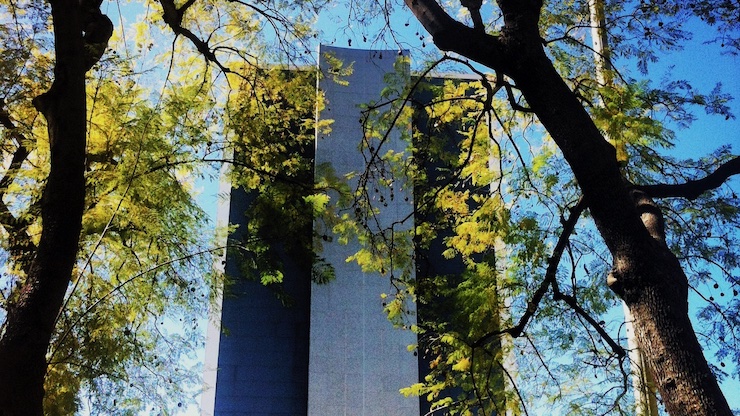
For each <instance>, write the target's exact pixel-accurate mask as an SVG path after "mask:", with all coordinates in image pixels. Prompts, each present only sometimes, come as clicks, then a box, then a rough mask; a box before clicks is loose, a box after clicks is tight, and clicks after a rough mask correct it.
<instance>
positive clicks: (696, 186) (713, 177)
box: [635, 157, 740, 201]
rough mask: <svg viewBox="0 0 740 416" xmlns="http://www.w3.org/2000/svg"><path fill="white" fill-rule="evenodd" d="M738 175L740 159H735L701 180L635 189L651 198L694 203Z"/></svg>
mask: <svg viewBox="0 0 740 416" xmlns="http://www.w3.org/2000/svg"><path fill="white" fill-rule="evenodd" d="M738 173H740V157H735V158H733V159H730V160H729V161H727V162H725V163H723V164H722V165H720V166H719V167H718V168H717V170H715V171H714V172H712V173H710V174H709V175H707V176H705V177H703V178H701V179H696V180H691V181H688V182H685V183H681V184H655V185H635V188H637V189H639V190H641V191H643V192H645V193H646V194H648V195H650V197H651V198H686V199H688V200H692V201H693V200H694V199H696V198H698V197H699V196H701V194H703V193H704V192H707V191H709V190H712V189H716V188H719V187H720V186H722V184H723V183H725V181H726V180H727V179H728V178H729V177H730V176H733V175H737V174H738Z"/></svg>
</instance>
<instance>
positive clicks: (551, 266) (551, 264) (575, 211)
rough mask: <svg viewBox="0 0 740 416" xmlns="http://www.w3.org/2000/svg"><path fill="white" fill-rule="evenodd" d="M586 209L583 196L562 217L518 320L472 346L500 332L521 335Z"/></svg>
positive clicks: (553, 281)
mask: <svg viewBox="0 0 740 416" xmlns="http://www.w3.org/2000/svg"><path fill="white" fill-rule="evenodd" d="M585 209H586V202H585V199H584V198H583V197H581V199H579V200H578V203H576V205H575V206H574V207H573V208H570V210H569V211H570V215H569V216H568V218H567V219H563V220H562V221H563V231H562V232H561V233H560V237H559V238H558V242H557V244H556V245H555V249H554V250H553V252H552V256H550V260H549V261H548V265H547V271H546V272H545V278H544V279H543V280H542V283H541V284H540V287H539V288H537V290H536V291H535V292H534V295H533V296H532V299H530V301H529V302H528V303H527V309H526V310H525V311H524V314H523V315H522V316H521V318H519V322H518V323H517V324H516V325H515V326H513V327H511V328H508V329H505V330H502V331H495V332H491V333H488V334H486V335H484V336H483V337H481V338H480V339H479V340H478V341H476V342H475V343H474V344H473V346H474V347H475V346H480V345H482V344H484V343H486V342H488V340H489V339H490V338H492V337H494V336H497V335H500V334H504V333H506V334H509V335H511V336H512V337H514V338H517V337H519V336H521V335H522V332H524V328H525V327H526V326H527V324H528V323H529V321H530V319H532V316H534V314H535V312H537V308H539V305H540V302H541V301H542V298H543V297H544V296H545V293H547V290H548V288H549V287H550V286H553V287H555V285H556V282H555V276H556V272H557V269H558V265H559V264H560V258H561V257H562V256H563V252H564V251H565V247H566V246H567V245H568V241H569V239H570V235H571V234H572V233H573V230H574V229H575V226H576V224H577V223H578V219H579V218H580V216H581V214H582V213H583V211H584V210H585Z"/></svg>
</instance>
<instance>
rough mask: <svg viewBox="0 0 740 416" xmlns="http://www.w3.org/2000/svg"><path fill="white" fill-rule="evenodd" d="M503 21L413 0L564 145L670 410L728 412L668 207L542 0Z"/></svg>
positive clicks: (506, 5)
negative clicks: (592, 107)
mask: <svg viewBox="0 0 740 416" xmlns="http://www.w3.org/2000/svg"><path fill="white" fill-rule="evenodd" d="M498 3H499V7H500V8H501V11H502V13H503V16H504V27H503V29H502V31H501V34H500V35H498V36H493V35H488V34H485V33H481V32H480V31H476V30H474V29H472V28H468V27H466V26H464V25H463V24H462V23H460V22H457V21H455V20H454V19H452V18H451V17H450V16H449V15H448V14H447V13H446V12H445V11H444V10H443V9H442V8H441V7H440V6H439V4H437V3H436V1H434V0H406V5H407V6H408V7H409V8H410V9H411V10H412V12H413V13H414V15H415V16H416V17H417V19H418V20H419V21H420V22H421V23H422V25H424V27H425V28H426V29H427V30H428V31H429V32H430V34H431V35H432V37H433V39H434V42H435V44H436V45H437V46H438V47H439V48H440V49H442V50H446V51H453V52H456V53H459V54H461V55H463V56H465V57H467V58H469V59H472V60H474V61H476V62H478V63H481V64H483V65H486V66H488V67H489V68H491V69H493V70H495V71H497V73H498V74H499V75H501V74H505V75H507V76H508V77H510V78H511V79H513V80H514V81H515V82H516V86H517V88H519V89H520V91H521V92H522V94H523V95H524V97H525V99H526V101H527V104H528V105H529V107H530V108H531V109H532V110H533V111H534V113H535V114H536V115H537V117H538V118H539V120H540V122H542V124H543V125H544V127H545V128H546V129H547V131H548V133H550V135H551V136H552V138H553V140H554V141H555V143H556V144H557V145H558V147H559V148H560V149H561V151H562V152H563V155H564V157H565V159H566V160H567V162H568V163H569V165H570V167H571V169H572V170H573V173H574V175H575V177H576V180H577V181H578V183H579V185H580V187H581V189H582V191H583V195H584V197H585V199H586V202H587V204H588V207H589V210H590V211H591V215H592V216H593V218H594V221H595V223H596V226H597V228H598V230H599V232H600V234H601V235H602V237H603V238H604V242H605V243H606V245H607V247H608V249H609V251H610V252H611V254H612V256H613V261H614V269H613V271H612V274H611V279H610V280H611V283H612V284H610V287H611V288H612V289H613V290H614V291H615V292H616V293H617V294H618V295H619V296H620V297H621V298H622V299H623V300H624V301H625V303H626V304H627V306H628V307H629V308H630V310H631V311H632V313H633V315H634V318H635V328H636V333H637V338H638V342H639V344H640V346H641V348H642V349H643V351H644V352H645V355H646V357H647V359H648V363H649V365H650V367H651V368H652V370H653V371H654V375H655V379H656V383H657V387H658V390H659V391H660V394H661V397H662V399H663V402H664V404H665V406H666V409H667V410H668V412H669V413H670V414H671V415H674V416H679V415H687V416H688V415H692V416H698V415H728V416H729V415H731V412H730V408H729V406H728V404H727V401H726V400H725V397H724V395H723V394H722V392H721V390H720V388H719V385H718V383H717V381H716V378H715V377H714V375H713V374H712V372H711V371H710V369H709V366H708V364H707V362H706V360H705V359H704V356H703V354H702V350H701V346H700V345H699V342H698V340H697V339H696V335H695V333H694V331H693V329H692V326H691V322H690V320H689V316H688V303H687V299H688V281H687V279H686V276H685V274H684V272H683V270H682V269H681V266H680V264H679V262H678V260H677V259H676V257H675V256H674V255H673V253H671V252H670V250H669V249H668V248H667V247H666V246H665V243H664V242H663V241H662V240H661V234H662V217H661V215H660V212H659V210H658V209H657V207H656V206H655V205H654V204H652V202H651V201H650V200H649V198H648V197H647V196H645V195H637V197H636V198H634V199H633V197H634V196H635V193H634V192H630V189H629V184H628V183H627V182H626V181H625V180H624V178H623V176H622V174H621V172H620V170H619V166H618V162H617V158H616V152H615V149H614V147H612V146H611V145H610V144H609V143H608V142H607V141H606V140H604V138H603V137H602V135H601V133H600V132H599V130H598V129H597V128H596V126H595V125H594V123H593V121H592V120H591V118H590V116H589V115H588V113H587V112H586V110H585V109H584V108H583V106H582V105H581V103H580V102H579V101H578V99H577V97H576V96H575V94H574V93H573V92H572V91H571V90H570V89H569V88H568V86H567V85H566V84H565V82H564V81H563V79H562V77H560V75H559V74H558V73H557V71H556V69H555V68H554V66H553V65H552V62H551V61H550V60H549V59H548V57H547V55H546V54H545V50H544V48H543V44H542V39H541V38H540V35H539V27H538V21H539V16H540V9H541V7H542V2H541V1H540V0H499V2H498Z"/></svg>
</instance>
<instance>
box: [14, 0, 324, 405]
mask: <svg viewBox="0 0 740 416" xmlns="http://www.w3.org/2000/svg"><path fill="white" fill-rule="evenodd" d="M194 3H195V2H194V1H189V2H186V3H184V4H183V5H177V6H176V5H175V3H173V2H171V1H169V2H168V1H163V2H161V3H160V4H159V6H158V7H159V9H158V10H156V9H157V5H156V4H154V5H148V6H147V7H154V9H155V12H154V13H150V14H147V15H145V16H144V17H142V18H141V19H140V20H139V21H138V22H137V23H136V24H134V25H131V26H126V27H124V28H122V29H123V31H119V30H118V29H116V31H115V33H114V27H113V23H112V22H111V20H110V18H109V17H108V16H106V15H105V14H103V13H102V11H101V7H104V6H101V4H102V2H100V1H98V2H78V1H50V2H40V1H27V2H16V1H4V2H2V3H0V8H1V10H2V14H1V15H0V16H2V17H1V20H0V33H2V36H3V39H4V45H3V46H2V48H0V66H1V67H2V76H1V77H0V81H1V82H2V84H0V85H1V87H0V94H2V101H1V102H0V126H2V127H1V128H0V131H2V132H3V134H4V140H5V141H4V142H3V147H2V152H3V153H2V155H3V161H4V164H3V177H2V179H1V180H0V181H1V184H0V193H1V196H2V203H1V204H0V211H1V212H0V217H1V218H0V223H1V224H2V235H3V237H4V238H3V246H2V253H3V259H4V263H5V264H4V269H3V272H4V274H3V280H2V283H3V286H4V287H3V289H2V296H3V297H2V304H1V306H2V311H3V313H2V315H0V316H2V318H3V324H2V332H0V388H2V392H1V393H0V414H3V415H15V414H70V413H73V412H75V411H77V410H78V409H79V408H80V405H81V402H82V400H83V399H84V398H85V395H87V399H88V401H89V404H88V405H89V408H90V409H89V410H90V411H91V412H92V413H95V414H109V413H110V412H112V411H114V410H115V411H130V412H137V411H141V410H143V409H144V407H145V406H154V407H155V408H160V409H162V410H163V411H166V412H172V411H173V410H174V409H177V408H179V407H181V406H183V405H184V404H187V403H188V401H192V397H191V396H192V394H194V393H193V392H194V391H195V390H197V384H198V383H199V381H198V380H199V378H198V376H199V373H198V367H197V366H195V368H192V369H190V368H188V367H187V365H188V362H191V363H192V362H193V361H194V360H195V357H194V356H193V354H194V353H195V352H197V350H198V345H200V344H202V340H201V338H202V337H201V333H200V331H199V330H198V328H197V326H198V320H199V319H201V318H202V317H203V316H204V314H205V311H206V309H207V306H208V302H207V301H208V294H209V292H210V293H211V294H212V289H214V288H215V281H216V277H217V276H215V275H214V274H213V273H211V272H210V270H211V266H212V264H213V261H214V259H215V258H216V256H217V255H218V253H219V252H221V251H223V249H224V247H219V246H214V245H213V244H214V243H213V242H212V241H210V240H209V238H208V236H209V235H211V234H212V232H211V231H209V229H208V228H210V227H212V225H209V224H208V222H207V220H206V218H205V216H204V214H203V212H202V211H201V209H200V208H199V207H198V206H197V205H196V203H195V200H194V197H193V192H192V183H191V182H192V181H193V180H194V179H195V178H197V177H199V176H202V175H205V174H208V172H209V170H208V168H207V166H208V165H209V164H210V165H212V164H220V163H223V162H224V161H228V162H232V161H229V160H227V158H225V157H224V156H223V153H224V152H227V150H228V149H233V148H234V147H235V146H236V147H238V148H239V149H241V148H242V147H245V146H246V147H247V148H249V146H247V145H245V143H248V142H249V141H250V140H254V139H255V138H254V137H253V135H252V134H258V133H260V132H261V131H257V130H259V129H257V128H256V127H255V130H256V131H255V132H251V133H249V134H247V133H246V131H245V130H247V129H246V128H245V125H247V124H249V123H248V122H247V121H245V120H244V118H245V117H246V113H236V116H235V117H234V119H233V120H231V116H232V115H234V114H235V113H234V112H233V110H232V108H237V106H244V105H245V104H244V102H248V101H249V100H253V101H255V102H257V103H256V104H255V103H252V104H251V105H249V106H248V107H249V108H250V109H251V110H250V111H251V113H250V114H252V115H253V116H254V117H256V118H259V119H260V120H261V121H264V122H265V123H266V125H263V126H262V129H263V131H264V129H268V130H269V129H270V127H269V126H270V123H273V124H274V125H279V124H280V123H283V122H285V123H288V122H297V120H289V121H285V120H283V121H279V120H278V119H277V116H276V115H275V114H276V112H275V110H276V109H277V108H278V107H279V106H278V105H276V104H274V103H273V104H272V105H267V104H265V103H261V104H260V103H259V101H260V100H261V99H262V98H264V97H263V96H266V95H269V94H264V93H259V92H258V91H260V88H262V91H264V87H265V86H266V85H273V87H270V88H273V89H275V90H276V91H277V89H276V88H274V85H276V84H275V83H276V82H278V81H276V80H277V79H279V74H276V73H273V74H271V75H270V74H266V73H263V74H258V73H257V72H255V71H254V70H255V68H259V67H260V65H259V62H260V59H266V60H267V61H269V62H279V61H280V60H281V59H282V60H285V61H291V60H294V59H295V58H296V53H299V54H303V53H304V49H303V48H301V47H300V40H301V39H303V38H304V37H307V36H308V35H307V33H308V26H307V21H306V20H305V19H304V17H303V14H304V13H307V12H304V11H303V10H302V9H299V8H295V7H294V8H293V9H290V8H289V7H288V5H285V6H286V9H284V10H272V9H268V8H260V7H257V6H256V5H255V6H254V7H250V6H248V5H244V4H224V5H214V4H210V3H209V4H206V3H200V2H199V3H198V4H194ZM302 4H303V3H302ZM215 6H217V7H215ZM291 10H294V11H291ZM296 10H297V11H296ZM140 11H141V10H140V9H136V11H134V12H133V13H139V12H140ZM309 14H310V13H309ZM130 17H131V15H129V16H127V17H124V16H119V18H120V21H121V22H123V21H124V19H125V18H130ZM195 22H197V25H195V26H197V28H196V29H187V28H185V27H184V26H181V25H188V24H194V23H195ZM267 28H272V29H275V30H276V31H278V33H279V34H280V36H279V37H275V38H274V39H269V40H266V38H265V37H263V34H264V33H265V32H267V31H268V29H267ZM280 28H283V31H280ZM132 29H133V30H132ZM173 34H174V35H175V36H174V38H175V39H174V40H173ZM178 39H179V40H181V41H178ZM202 39H207V40H202ZM163 40H164V41H165V42H162V41H163ZM225 40H228V41H231V42H234V43H236V44H238V45H239V48H236V47H228V46H226V43H224V42H225ZM294 41H295V43H292V44H291V45H292V46H291V47H290V48H289V47H288V46H285V47H283V48H273V49H271V53H272V54H273V55H272V56H270V55H269V54H268V53H267V50H268V49H267V48H266V46H265V45H268V44H269V43H270V42H275V43H277V44H280V43H281V42H285V43H284V45H287V44H288V43H291V42H294ZM208 42H213V44H215V45H216V46H212V44H209V43H208ZM159 45H167V46H164V47H162V48H160V47H159ZM246 45H248V46H249V51H247V50H246V49H247V46H246ZM296 45H297V46H296ZM168 46H169V48H168ZM296 51H299V52H296ZM168 56H169V62H168V69H165V70H156V71H152V70H151V69H150V68H148V66H149V65H151V62H156V60H157V59H163V60H165V61H166V60H167V57H168ZM203 58H205V59H203ZM230 66H232V67H230ZM232 68H233V69H232ZM152 73H154V74H155V76H153V77H150V75H151V74H152ZM224 74H226V75H227V76H226V77H220V76H222V75H224ZM152 79H153V80H154V81H152ZM236 86H238V91H239V94H235V96H236V95H238V96H239V102H236V101H233V100H231V99H229V94H230V92H232V90H233V89H234V87H236ZM257 95H259V96H260V98H259V99H257V98H256V97H257ZM301 97H303V98H306V95H305V94H302V95H301ZM31 102H33V105H31ZM312 102H313V100H311V103H312ZM267 110H270V111H273V113H271V114H270V115H268V114H267V113H266V111H267ZM257 114H259V117H257V116H256V115H257ZM278 115H279V114H278ZM302 124H306V123H303V122H302ZM309 124H310V123H309ZM254 126H256V124H255V123H253V127H254ZM309 127H311V126H309V125H308V124H306V128H309ZM240 129H241V130H240ZM240 146H241V147H240ZM250 149H251V150H254V149H255V147H254V146H253V147H251V148H250ZM260 150H262V153H260V154H259V155H257V154H255V155H253V156H252V158H251V159H249V160H247V161H245V162H244V163H242V165H243V166H244V167H248V168H250V169H251V170H250V171H248V172H251V175H252V176H249V175H248V174H247V173H244V174H242V175H241V177H242V178H246V177H247V176H249V178H247V179H243V180H244V181H247V182H250V183H251V184H252V186H258V185H259V183H260V182H261V181H262V182H264V181H265V180H266V178H272V177H274V176H275V175H279V174H280V172H279V171H280V169H279V168H277V167H275V166H272V165H271V164H273V163H279V162H278V161H276V160H277V159H276V157H277V156H276V155H281V154H283V153H288V154H287V155H283V157H282V158H281V159H280V161H282V162H285V164H286V166H290V165H291V163H292V162H291V160H290V154H289V152H287V151H283V152H280V151H278V149H271V148H270V147H265V148H260ZM271 150H273V151H272V153H271V152H270V151H271ZM227 153H228V152H227ZM296 163H299V162H296ZM173 327H174V329H173ZM165 369H166V370H165ZM194 386H195V387H194Z"/></svg>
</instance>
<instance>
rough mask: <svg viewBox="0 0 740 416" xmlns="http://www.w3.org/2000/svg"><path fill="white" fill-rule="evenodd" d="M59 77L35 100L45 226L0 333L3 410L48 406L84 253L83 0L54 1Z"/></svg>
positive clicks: (24, 411)
mask: <svg viewBox="0 0 740 416" xmlns="http://www.w3.org/2000/svg"><path fill="white" fill-rule="evenodd" d="M50 3H51V6H52V17H53V23H54V38H55V41H56V44H55V51H56V63H55V67H54V77H55V79H54V82H53V84H52V86H51V88H50V89H49V91H48V92H46V93H45V94H43V95H41V96H39V97H37V99H36V100H34V104H35V105H36V107H37V108H38V109H39V111H40V112H41V113H42V114H43V115H44V117H45V118H46V121H47V124H48V133H49V140H50V149H51V155H50V158H51V159H50V160H51V169H50V173H49V176H48V178H47V182H46V186H45V188H44V193H43V195H42V199H41V218H42V224H43V231H42V233H41V238H40V241H39V245H38V247H37V249H36V253H35V256H34V258H33V260H32V262H31V264H30V266H29V269H28V275H27V276H26V278H25V281H23V283H22V285H21V287H20V288H19V293H18V294H17V295H18V296H17V298H15V299H14V301H13V303H12V304H11V305H9V307H8V314H7V320H6V324H5V331H4V332H3V334H2V338H0V415H3V416H10V415H41V414H43V396H44V387H43V386H44V376H45V374H46V368H47V362H46V353H47V350H48V347H49V342H50V339H51V334H52V332H53V330H54V324H55V321H56V317H57V315H58V313H59V310H60V308H61V305H62V302H63V300H64V295H65V293H66V290H67V287H68V285H69V282H70V279H71V275H72V270H73V266H74V263H75V259H76V256H77V250H78V244H79V236H80V229H81V222H82V212H83V206H84V198H85V178H84V166H85V165H84V162H85V137H86V133H85V129H86V103H85V73H86V72H87V70H88V69H89V66H87V65H86V59H87V56H88V55H89V53H86V50H85V42H84V40H83V23H84V22H83V14H82V13H81V12H80V10H81V6H80V2H79V1H78V0H55V1H52V2H50Z"/></svg>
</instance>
